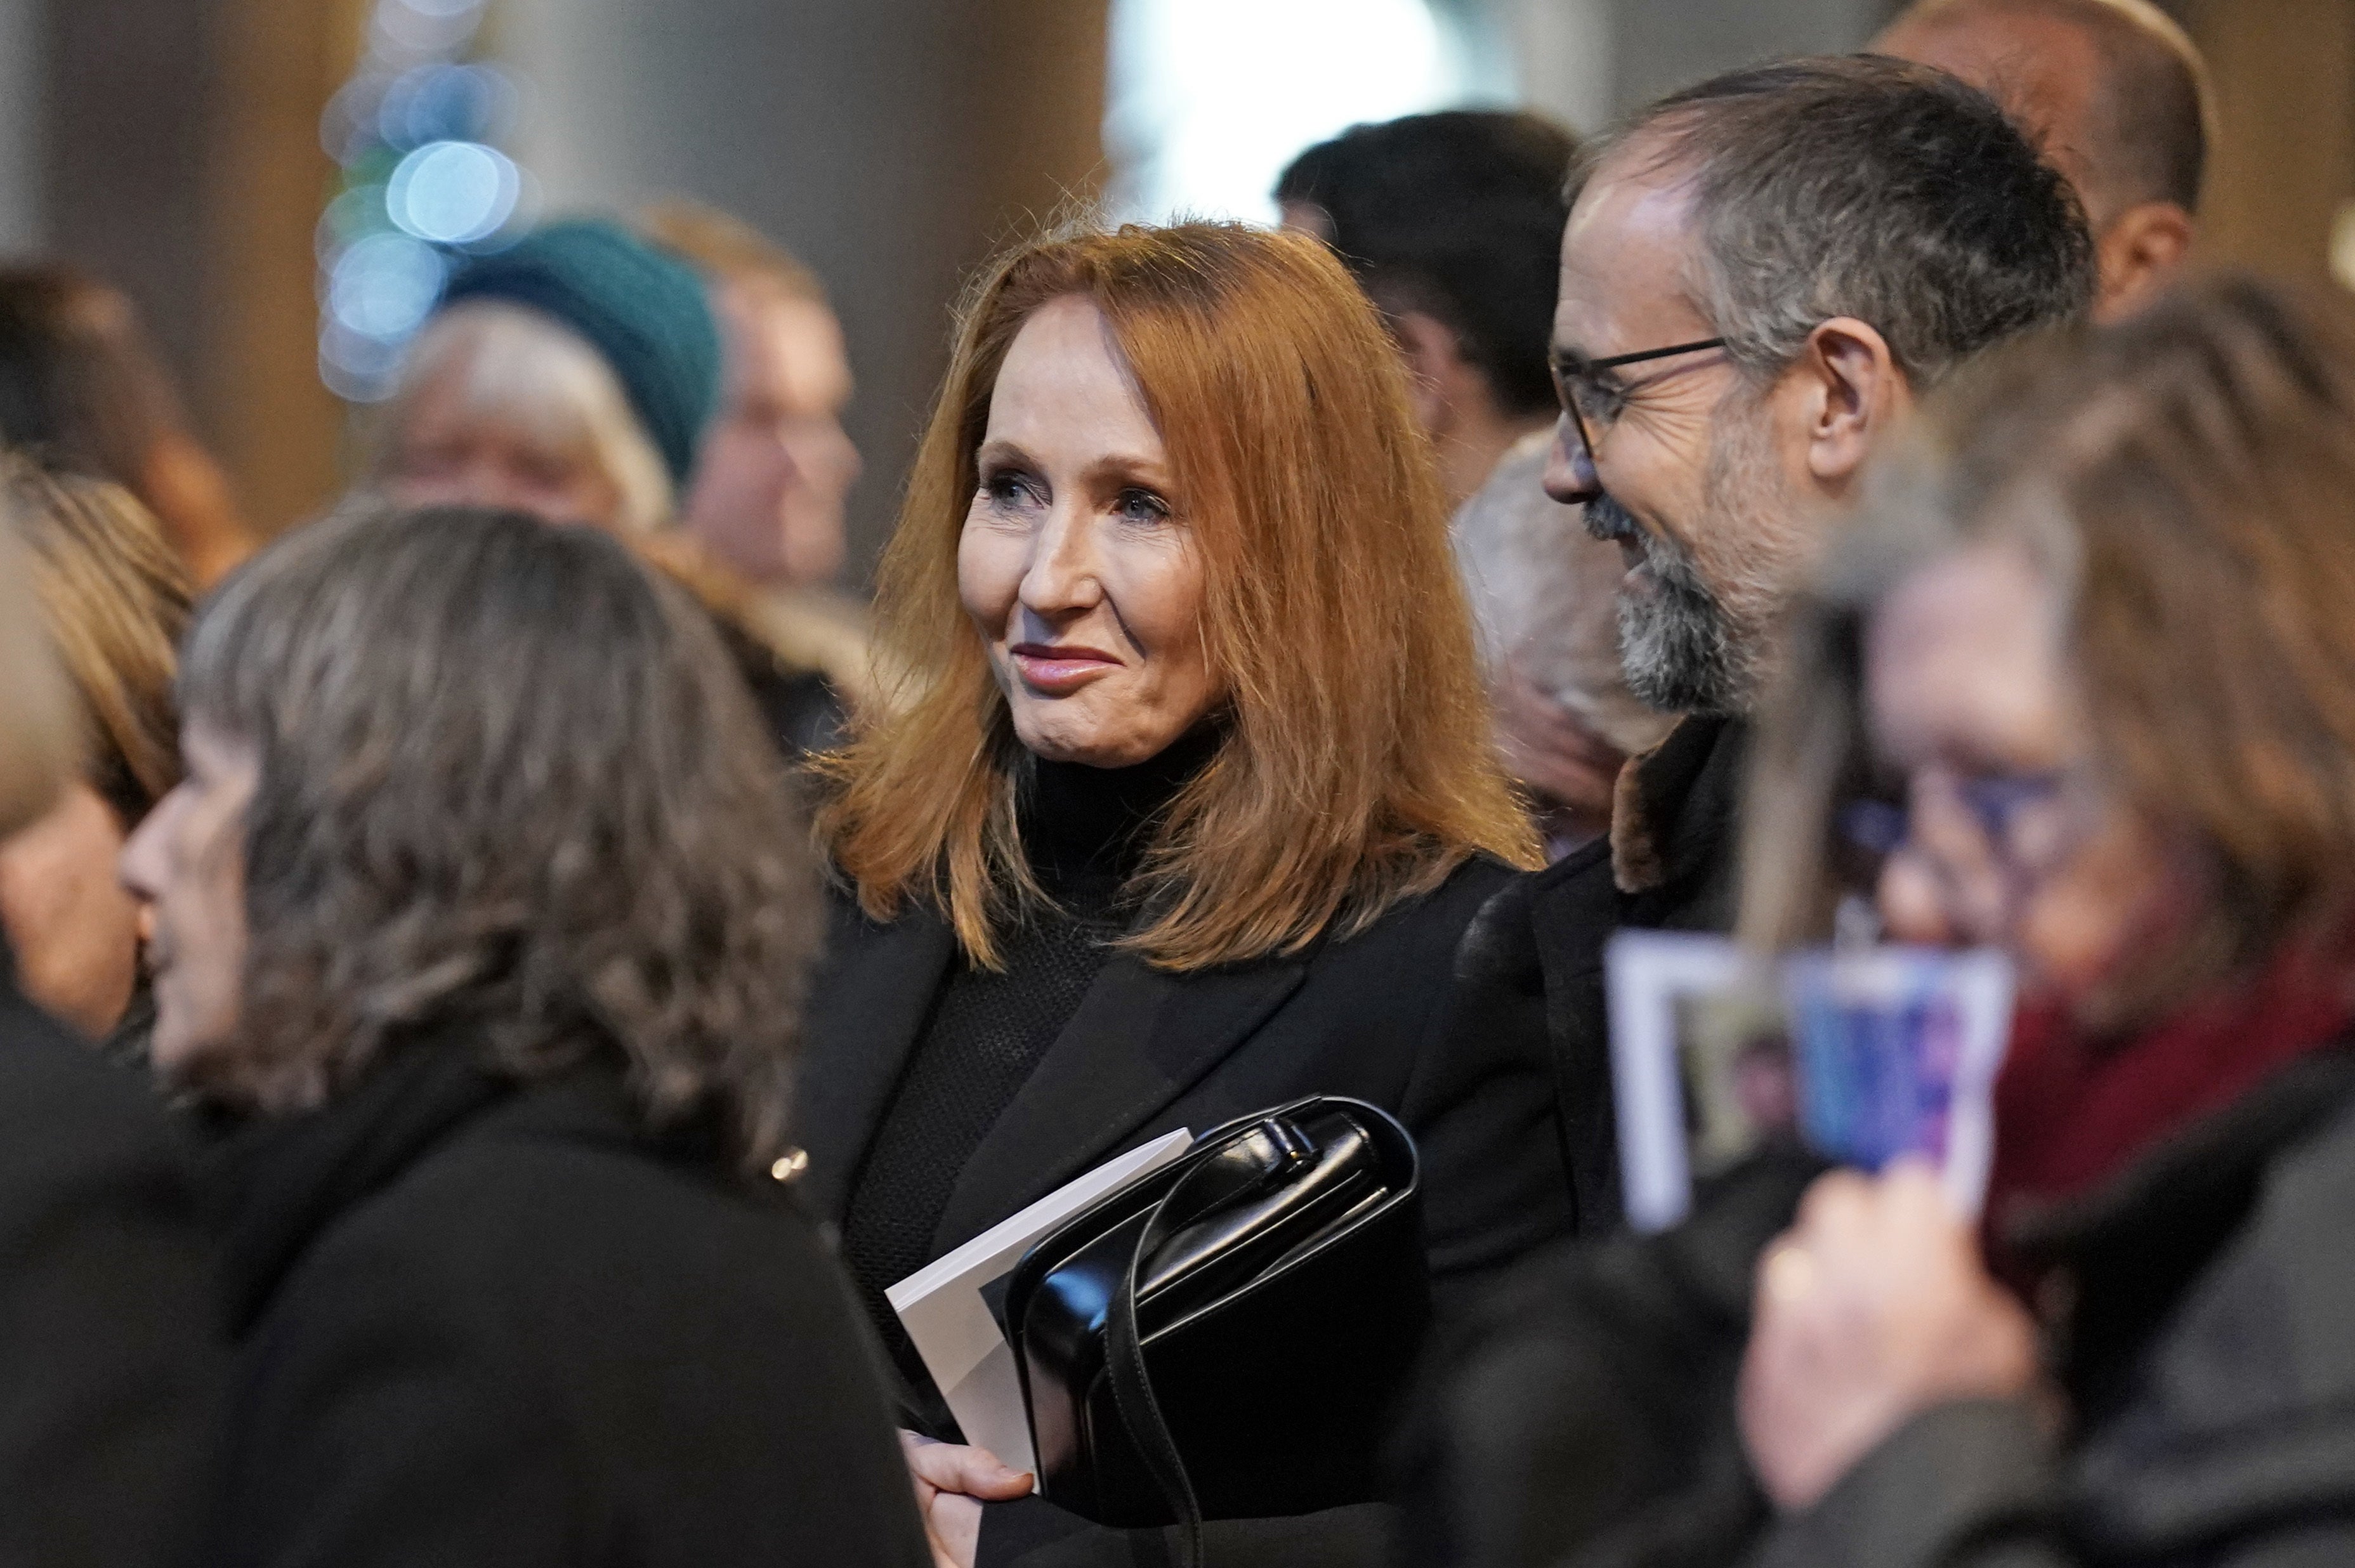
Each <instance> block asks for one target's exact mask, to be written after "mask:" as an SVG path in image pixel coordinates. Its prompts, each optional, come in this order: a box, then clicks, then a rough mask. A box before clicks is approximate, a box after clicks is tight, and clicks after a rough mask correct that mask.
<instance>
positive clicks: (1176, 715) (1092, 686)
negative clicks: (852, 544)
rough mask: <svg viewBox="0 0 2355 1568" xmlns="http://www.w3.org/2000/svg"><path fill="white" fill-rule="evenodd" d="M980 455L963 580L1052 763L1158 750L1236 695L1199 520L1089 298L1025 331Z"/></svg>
mask: <svg viewBox="0 0 2355 1568" xmlns="http://www.w3.org/2000/svg"><path fill="white" fill-rule="evenodd" d="M975 465H976V467H977V468H978V469H979V471H980V485H979V488H978V489H976V490H975V493H974V497H973V505H972V507H971V509H970V510H969V511H967V512H966V514H965V520H964V533H963V535H962V536H961V537H960V539H959V541H958V545H957V587H958V592H959V595H960V597H961V598H962V599H963V600H964V608H965V613H966V614H968V615H970V616H972V617H973V624H974V627H975V630H976V631H977V632H979V633H980V635H981V638H982V642H983V644H984V645H985V646H986V647H987V649H988V650H989V662H990V667H991V669H992V671H993V672H994V673H995V674H996V677H997V684H998V687H999V688H1000V689H1002V690H1003V691H1004V692H1005V693H1006V700H1007V706H1008V707H1009V708H1010V709H1012V710H1013V717H1014V729H1015V732H1016V733H1017V734H1018V735H1019V736H1020V737H1021V739H1022V743H1023V744H1024V745H1025V746H1027V747H1028V748H1029V749H1030V750H1031V751H1032V752H1035V753H1037V754H1038V755H1039V756H1041V757H1045V758H1047V759H1049V760H1050V761H1052V762H1071V763H1088V764H1089V765H1091V766H1093V767H1100V768H1116V767H1126V766H1128V765H1130V764H1131V763H1141V762H1144V761H1145V760H1146V759H1147V758H1149V757H1152V756H1154V755H1156V753H1158V752H1160V751H1161V750H1162V748H1164V747H1165V746H1167V745H1168V744H1169V743H1170V742H1171V741H1175V740H1176V739H1177V737H1178V736H1180V735H1182V734H1184V733H1185V732H1186V731H1188V730H1189V729H1191V728H1192V727H1193V726H1194V724H1195V723H1196V722H1197V721H1198V720H1200V719H1201V718H1202V716H1203V715H1204V714H1206V713H1208V712H1209V710H1210V709H1211V707H1212V706H1213V705H1214V704H1215V703H1216V702H1217V701H1218V700H1219V699H1220V696H1221V695H1222V692H1221V691H1220V684H1219V682H1218V680H1217V679H1216V678H1215V677H1213V675H1212V673H1211V670H1210V667H1209V660H1208V658H1207V656H1205V653H1204V650H1203V645H1202V628H1201V620H1202V564H1201V557H1200V553H1199V549H1198V546H1197V542H1196V540H1195V538H1194V533H1193V529H1192V528H1191V527H1190V526H1189V525H1188V523H1187V522H1186V521H1185V520H1183V518H1182V517H1181V515H1180V507H1179V504H1178V502H1177V499H1176V498H1175V496H1174V492H1173V489H1172V479H1171V475H1170V473H1169V469H1168V464H1167V458H1166V456H1165V454H1164V453H1163V451H1162V446H1161V437H1160V435H1159V433H1158V432H1156V431H1155V429H1154V428H1153V421H1152V420H1150V419H1149V418H1147V417H1146V411H1145V403H1144V400H1142V399H1141V398H1140V397H1139V396H1138V394H1137V390H1136V388H1135V386H1134V385H1133V384H1132V383H1131V382H1130V379H1129V376H1128V372H1127V368H1126V367H1125V366H1124V364H1123V363H1122V361H1121V359H1120V357H1119V356H1118V355H1117V353H1116V352H1115V351H1114V347H1113V345H1112V341H1111V336H1110V328H1109V327H1108V325H1106V323H1105V321H1104V318H1103V315H1102V314H1101V313H1099V312H1098V311H1097V309H1096V307H1095V306H1094V305H1093V304H1091V303H1090V302H1089V301H1087V300H1085V299H1082V298H1079V297H1076V296H1073V297H1068V298H1063V299H1058V300H1054V301H1051V302H1050V303H1049V304H1045V305H1042V306H1041V307H1039V309H1038V310H1037V311H1035V312H1034V313H1032V315H1031V316H1030V318H1029V320H1028V321H1027V322H1025V323H1024V324H1023V326H1022V329H1021V331H1020V332H1019V333H1018V334H1017V336H1015V339H1014V343H1013V346H1012V347H1010V348H1009V349H1008V350H1007V356H1006V363H1005V365H1004V366H1003V367H1002V368H1000V369H999V371H998V373H997V385H996V389H994V391H993V392H992V393H991V396H990V400H989V426H988V430H987V431H986V433H985V435H984V437H983V440H982V443H981V449H980V451H979V453H976V456H975ZM1271 651H1273V650H1271Z"/></svg>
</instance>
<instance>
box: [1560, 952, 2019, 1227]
mask: <svg viewBox="0 0 2355 1568" xmlns="http://www.w3.org/2000/svg"><path fill="white" fill-rule="evenodd" d="M1604 965H1605V982H1606V985H1607V987H1608V999H1609V1016H1610V1026H1611V1058H1612V1082H1613V1093H1614V1102H1615V1109H1616V1111H1617V1114H1618V1122H1619V1155H1620V1171H1621V1177H1622V1180H1623V1184H1624V1187H1625V1200H1626V1207H1627V1216H1628V1220H1629V1221H1630V1222H1631V1223H1632V1224H1633V1225H1634V1226H1635V1227H1636V1229H1637V1230H1638V1231H1646V1232H1649V1231H1658V1230H1663V1229H1666V1228H1667V1227H1668V1226H1670V1225H1673V1224H1675V1223H1676V1222H1677V1221H1679V1220H1681V1219H1683V1218H1684V1217H1685V1214H1686V1212H1687V1211H1689V1209H1690V1208H1691V1205H1692V1187H1693V1183H1694V1181H1695V1180H1696V1179H1705V1178H1707V1177H1708V1176H1710V1175H1712V1174H1714V1173H1715V1172H1717V1171H1720V1170H1722V1169H1724V1168H1727V1167H1729V1166H1732V1165H1733V1164H1734V1163H1736V1162H1737V1161H1739V1160H1741V1159H1742V1158H1743V1157H1745V1156H1747V1155H1749V1154H1751V1153H1753V1151H1755V1150H1756V1149H1758V1148H1760V1147H1763V1146H1764V1145H1766V1144H1768V1143H1771V1142H1774V1141H1777V1140H1789V1141H1794V1142H1804V1143H1805V1144H1806V1145H1808V1146H1809V1147H1813V1148H1815V1149H1817V1150H1818V1151H1820V1152H1821V1153H1823V1154H1825V1155H1827V1156H1828V1157H1831V1158H1834V1159H1838V1160H1840V1161H1842V1162H1843V1163H1846V1164H1851V1165H1857V1166H1859V1167H1862V1168H1866V1169H1874V1170H1877V1169H1879V1168H1881V1166H1883V1165H1885V1164H1887V1163H1888V1162H1889V1161H1890V1160H1891V1159H1894V1158H1896V1157H1898V1156H1900V1155H1906V1154H1913V1155H1920V1156H1923V1157H1927V1158H1929V1159H1931V1160H1933V1161H1934V1162H1935V1163H1936V1164H1937V1165H1938V1167H1939V1168H1940V1170H1941V1171H1942V1172H1943V1173H1944V1175H1945V1181H1946V1184H1947V1189H1948V1191H1949V1193H1950V1195H1951V1196H1952V1197H1953V1199H1954V1200H1955V1208H1956V1210H1957V1211H1959V1212H1963V1213H1976V1212H1977V1208H1978V1204H1979V1200H1980V1198H1981V1196H1982V1194H1983V1193H1984V1191H1985V1189H1986V1185H1987V1165H1988V1161H1989V1159H1990V1157H1991V1153H1992V1149H1993V1146H1994V1133H1993V1109H1992V1107H1993V1098H1994V1085H1995V1074H1996V1070H1997V1068H1998V1066H1999V1065H2000V1063H2001V1061H2002V1056H2003V1047H2004V1044H2005V1041H2006V1039H2007V1038H2008V1036H2009V1026H2010V1014H2011V997H2012V983H2011V972H2010V967H2009V963H2008V962H2007V961H2006V960H2005V959H2004V958H2003V956H2002V955H1999V954H1995V953H1987V952H1972V953H1960V954H1956V953H1945V952H1938V951H1934V950H1931V949H1926V948H1910V947H1885V946H1880V947H1866V948H1859V949H1855V950H1843V951H1839V952H1833V951H1830V950H1820V951H1812V952H1807V953H1803V954H1799V955H1794V956H1791V957H1787V958H1785V959H1782V960H1780V961H1773V960H1768V959H1764V958H1761V957H1759V956H1757V955H1751V954H1747V953H1745V952H1743V951H1742V949H1741V948H1740V947H1738V946H1736V945H1735V944H1733V943H1732V941H1730V940H1729V939H1727V938H1724V937H1721V936H1712V935H1702V934H1697V933H1685V932H1660V931H1627V932H1622V933H1619V934H1618V935H1616V936H1614V938H1613V939H1612V941H1611V943H1610V945H1609V947H1608V948H1607V949H1606V950H1605V958H1604Z"/></svg>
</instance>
